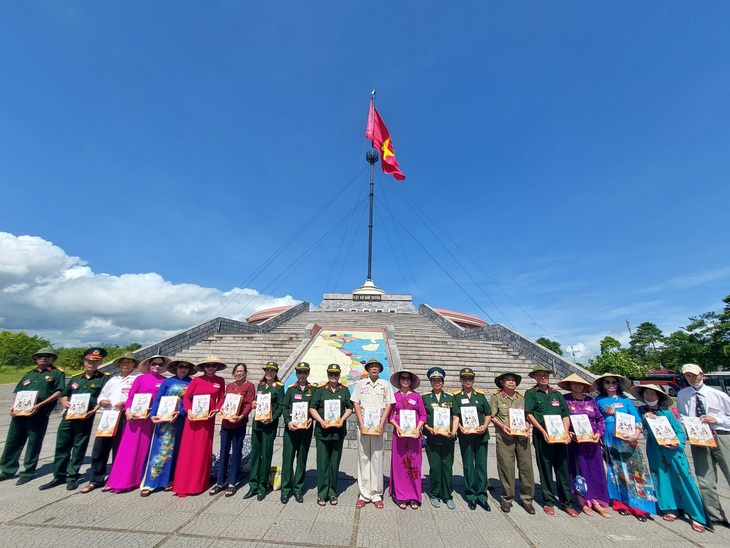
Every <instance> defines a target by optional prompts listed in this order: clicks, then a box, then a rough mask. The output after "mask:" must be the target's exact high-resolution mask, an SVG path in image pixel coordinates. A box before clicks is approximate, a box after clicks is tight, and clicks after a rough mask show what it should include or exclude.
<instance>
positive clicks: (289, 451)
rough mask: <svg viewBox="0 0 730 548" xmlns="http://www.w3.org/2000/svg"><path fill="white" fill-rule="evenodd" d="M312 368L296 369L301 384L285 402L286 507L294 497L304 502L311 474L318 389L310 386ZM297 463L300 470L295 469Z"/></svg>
mask: <svg viewBox="0 0 730 548" xmlns="http://www.w3.org/2000/svg"><path fill="white" fill-rule="evenodd" d="M309 370H310V368H309V364H308V363H307V362H299V363H298V364H297V366H296V368H295V371H296V374H297V382H295V383H294V384H292V385H290V386H289V388H287V391H286V394H284V399H283V400H282V402H281V411H282V415H283V416H284V424H285V425H286V428H284V447H283V448H282V453H281V503H282V504H286V503H287V502H289V498H290V497H291V496H292V495H294V498H295V500H296V501H297V502H299V503H302V502H304V495H303V494H302V490H303V489H304V476H305V474H306V473H307V456H308V455H309V446H310V445H311V444H312V432H313V429H312V421H311V420H309V404H310V402H311V401H312V397H313V396H314V391H315V390H316V386H314V385H313V384H311V383H309V382H308V381H307V378H308V377H309ZM294 459H296V461H297V464H296V470H295V469H294Z"/></svg>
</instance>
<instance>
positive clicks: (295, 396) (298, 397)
mask: <svg viewBox="0 0 730 548" xmlns="http://www.w3.org/2000/svg"><path fill="white" fill-rule="evenodd" d="M294 399H295V400H301V399H302V395H301V394H294Z"/></svg>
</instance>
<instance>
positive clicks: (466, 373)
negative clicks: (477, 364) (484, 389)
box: [459, 367, 476, 377]
mask: <svg viewBox="0 0 730 548" xmlns="http://www.w3.org/2000/svg"><path fill="white" fill-rule="evenodd" d="M459 377H476V375H475V374H474V370H473V369H472V368H471V367H464V368H463V369H462V370H461V371H459Z"/></svg>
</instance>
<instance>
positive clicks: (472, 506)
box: [467, 500, 477, 510]
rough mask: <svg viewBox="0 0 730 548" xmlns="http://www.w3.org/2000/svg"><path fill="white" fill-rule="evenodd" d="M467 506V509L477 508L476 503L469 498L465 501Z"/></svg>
mask: <svg viewBox="0 0 730 548" xmlns="http://www.w3.org/2000/svg"><path fill="white" fill-rule="evenodd" d="M467 506H468V507H469V510H476V509H477V503H476V501H473V500H470V501H469V502H468V503H467Z"/></svg>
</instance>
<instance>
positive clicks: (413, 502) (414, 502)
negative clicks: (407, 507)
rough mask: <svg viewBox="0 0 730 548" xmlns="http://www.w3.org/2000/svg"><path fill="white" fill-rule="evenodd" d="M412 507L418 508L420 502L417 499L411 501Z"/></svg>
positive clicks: (413, 508)
mask: <svg viewBox="0 0 730 548" xmlns="http://www.w3.org/2000/svg"><path fill="white" fill-rule="evenodd" d="M411 509H412V510H418V503H417V502H416V501H415V500H412V501H411Z"/></svg>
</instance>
